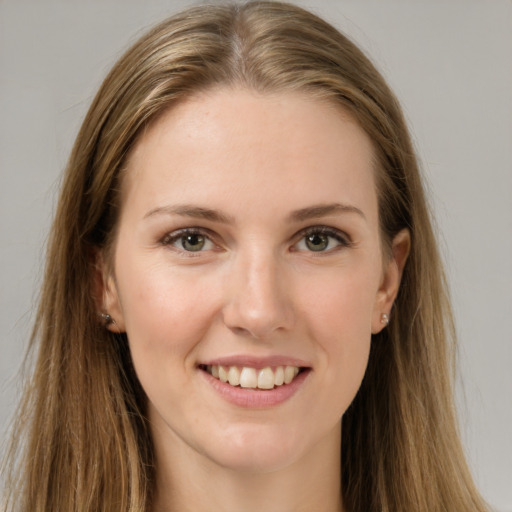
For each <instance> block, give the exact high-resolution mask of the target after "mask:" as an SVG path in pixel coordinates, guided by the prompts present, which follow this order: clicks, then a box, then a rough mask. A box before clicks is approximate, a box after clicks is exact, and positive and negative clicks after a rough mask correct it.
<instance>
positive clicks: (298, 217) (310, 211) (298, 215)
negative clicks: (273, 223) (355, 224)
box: [289, 203, 366, 222]
mask: <svg viewBox="0 0 512 512" xmlns="http://www.w3.org/2000/svg"><path fill="white" fill-rule="evenodd" d="M336 213H355V214H357V215H360V216H361V217H362V218H363V219H366V216H365V214H364V213H363V211H362V210H360V209H359V208H357V207H355V206H352V205H348V204H341V203H331V204H318V205H314V206H309V207H307V208H301V209H300V210H295V211H294V212H292V213H291V214H290V217H289V218H290V220H292V221H295V222H301V221H304V220H310V219H318V218H321V217H327V216H328V215H332V214H336Z"/></svg>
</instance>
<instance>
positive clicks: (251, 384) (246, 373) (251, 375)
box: [240, 368, 258, 388]
mask: <svg viewBox="0 0 512 512" xmlns="http://www.w3.org/2000/svg"><path fill="white" fill-rule="evenodd" d="M240 386H241V387H242V388H256V387H258V376H257V375H256V370H255V369H254V368H242V371H241V373H240Z"/></svg>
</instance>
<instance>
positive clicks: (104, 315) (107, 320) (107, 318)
mask: <svg viewBox="0 0 512 512" xmlns="http://www.w3.org/2000/svg"><path fill="white" fill-rule="evenodd" d="M100 316H101V318H102V319H103V321H104V322H105V327H106V326H107V325H110V324H115V323H116V322H115V321H114V319H113V318H112V317H111V316H110V315H109V314H108V313H101V314H100Z"/></svg>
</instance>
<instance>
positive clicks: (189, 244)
mask: <svg viewBox="0 0 512 512" xmlns="http://www.w3.org/2000/svg"><path fill="white" fill-rule="evenodd" d="M180 242H181V246H182V248H183V249H185V251H191V252H197V251H200V250H202V249H203V248H204V246H205V244H206V237H205V236H204V235H200V234H196V233H193V234H190V235H184V236H182V237H181V238H180Z"/></svg>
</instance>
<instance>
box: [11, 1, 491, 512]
mask: <svg viewBox="0 0 512 512" xmlns="http://www.w3.org/2000/svg"><path fill="white" fill-rule="evenodd" d="M47 261H48V263H47V265H48V266H47V273H46V280H45V284H44V289H43V294H42V298H41V306H40V310H39V315H38V318H37V321H36V326H35V330H34V336H33V340H34V341H33V343H34V344H35V343H37V344H38V347H39V348H38V350H39V355H38V362H37V364H36V368H35V373H34V377H33V380H32V384H31V386H30V387H29V388H28V390H27V393H26V395H25V401H24V404H23V408H22V412H21V413H20V418H19V429H16V432H20V431H22V429H25V431H26V432H27V444H26V447H25V451H24V458H23V459H22V466H21V470H20V472H19V473H18V478H19V480H13V482H12V489H13V492H12V496H11V503H12V504H15V505H17V506H18V507H20V509H21V510H31V511H38V510H40V511H48V510H108V511H110V510H123V511H124V510H129V511H140V510H148V511H159V510H166V511H167V510H179V511H187V510H195V511H201V510H212V509H215V510H225V511H240V510H244V511H251V510H262V509H266V510H289V511H299V510H322V511H337V512H339V511H342V510H343V511H345V512H354V511H373V510H375V511H377V510H379V511H380V510H389V511H392V510H393V511H394V510H404V511H410V510H415V511H427V510H428V511H429V512H431V511H444V510H450V511H459V510H460V511H463V510H464V511H467V510H475V511H484V510H486V507H485V504H484V503H483V502H482V500H481V499H480V497H479V496H478V493H477V492H476V490H475V489H474V486H473V483H472V480H471V477H470V475H469V473H468V470H467V467H466V463H465V461H464V456H463V453H462V449H461V446H460V442H459V440H458V434H457V428H456V421H455V413H454V407H453V403H452V395H451V393H452V391H451V373H450V369H451V357H452V354H453V328H452V322H451V315H450V308H449V304H448V300H447V296H446V290H445V282H444V277H443V273H442V268H441V265H440V261H439V256H438V253H437V249H436V243H435V240H434V237H433V234H432V230H431V226H430V219H429V214H428V209H427V206H426V203H425V198H424V193H423V188H422V184H421V179H420V176H419V173H418V166H417V163H416V159H415V156H414V151H413V149H412V145H411V143H410V139H409V135H408V132H407V128H406V125H405V122H404V120H403V116H402V114H401V111H400V108H399V106H398V103H397V101H396V99H395V98H394V96H393V94H392V93H391V91H390V90H389V88H388V87H387V85H386V84H385V83H384V81H383V79H382V77H381V76H380V75H379V73H378V72H377V71H376V70H375V68H374V67H373V65H372V64H371V63H370V62H369V61H368V60H367V59H366V58H365V57H364V55H363V54H362V53H361V52H360V51H359V50H358V49H357V48H356V47H355V46H354V45H353V44H352V43H351V42H349V41H348V40H347V39H346V38H345V37H344V36H342V35H341V34H339V33H338V32H337V31H336V30H335V29H333V28H332V27H330V26H329V25H328V24H326V23H325V22H323V21H322V20H320V19H318V18H316V17H315V16H313V15H311V14H310V13H307V12H306V11H303V10H301V9H299V8H297V7H293V6H291V5H286V4H280V3H274V2H249V3H247V4H244V5H243V6H238V7H236V6H227V5H219V6H216V7H200V8H196V9H191V10H188V11H186V12H184V13H182V14H180V15H177V16H175V17H173V18H171V19H170V20H167V21H165V22H164V23H162V24H161V25H159V26H157V27H156V28H155V29H153V30H152V31H151V32H150V33H149V34H147V35H146V36H144V37H143V38H142V39H141V40H140V41H139V42H137V43H136V44H135V45H134V46H133V47H132V49H130V50H129V51H128V52H127V53H126V54H125V56H123V57H122V58H121V60H120V61H119V62H118V63H117V65H116V66H115V67H114V69H113V70H112V71H111V73H110V74H109V76H108V77H107V78H106V80H105V82H104V84H103V85H102V87H101V89H100V91H99V92H98V94H97V96H96V98H95V100H94V102H93V104H92V106H91V108H90V110H89V113H88V114H87V117H86V119H85V121H84V123H83V126H82V129H81V131H80V133H79V135H78V137H77V141H76V143H75V146H74V149H73V152H72V155H71V158H70V162H69V164H68V169H67V172H66V178H65V181H64V184H63V189H62V193H61V198H60V202H59V206H58V209H57V214H56V220H55V223H54V227H53V231H52V237H51V240H50V244H49V253H48V259H47ZM20 439H21V436H19V437H18V439H17V442H18V445H19V443H20ZM18 445H16V444H14V445H13V449H12V455H13V457H14V456H15V455H16V454H17V453H18ZM340 454H341V455H340ZM14 478H15V477H14Z"/></svg>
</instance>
